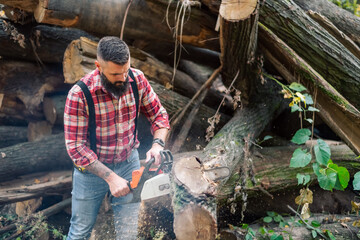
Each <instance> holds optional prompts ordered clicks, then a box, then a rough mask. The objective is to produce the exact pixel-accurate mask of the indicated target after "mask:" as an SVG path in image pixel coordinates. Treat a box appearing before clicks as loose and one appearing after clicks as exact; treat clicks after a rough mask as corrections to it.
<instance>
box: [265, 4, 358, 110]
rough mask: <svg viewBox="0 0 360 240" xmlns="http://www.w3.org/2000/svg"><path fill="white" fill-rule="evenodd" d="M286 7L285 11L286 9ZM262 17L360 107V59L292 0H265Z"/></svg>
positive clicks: (316, 69)
mask: <svg viewBox="0 0 360 240" xmlns="http://www.w3.org/2000/svg"><path fill="white" fill-rule="evenodd" d="M284 9H286V11H284ZM259 21H260V22H261V23H263V24H264V25H265V27H267V28H269V29H270V30H272V31H273V32H274V34H275V35H276V36H278V37H279V38H280V39H282V40H286V43H287V45H288V46H289V47H291V48H292V49H293V50H294V51H295V52H296V53H297V54H298V55H299V56H300V57H302V58H303V59H304V60H305V61H306V62H307V63H308V64H309V65H310V66H311V67H312V68H313V69H314V70H315V71H316V72H318V73H319V74H320V75H321V76H322V77H323V78H325V79H326V81H327V82H328V83H329V84H330V85H331V86H332V87H334V88H335V89H336V90H337V91H338V92H339V93H340V94H341V95H342V96H343V97H344V98H346V99H347V100H348V101H349V102H350V103H351V104H352V105H354V106H355V107H356V108H357V109H359V108H360V101H359V96H358V93H359V92H360V75H359V74H358V73H359V72H360V60H359V59H358V58H356V57H355V56H354V55H353V54H352V53H351V52H350V51H349V50H348V49H346V48H345V47H344V46H343V45H342V44H341V43H340V42H339V41H337V40H336V39H335V38H334V37H333V36H332V35H330V34H329V33H328V32H327V31H326V30H325V29H323V28H322V27H321V26H320V25H318V24H317V23H316V22H315V21H314V20H312V19H311V18H310V17H309V16H308V15H307V14H306V13H305V12H304V11H303V10H302V9H301V8H300V7H298V6H297V5H296V4H295V3H294V2H292V1H285V0H279V1H265V2H264V5H263V6H262V7H261V8H260V19H259Z"/></svg>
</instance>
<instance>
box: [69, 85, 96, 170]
mask: <svg viewBox="0 0 360 240" xmlns="http://www.w3.org/2000/svg"><path fill="white" fill-rule="evenodd" d="M76 89H77V91H75V90H76ZM79 89H80V87H78V86H74V87H73V88H72V89H71V90H70V91H69V93H68V96H67V99H66V103H65V110H64V133H65V145H66V150H67V152H68V154H69V156H70V158H71V159H72V160H73V162H74V163H75V165H77V166H81V167H85V166H87V165H89V164H91V163H92V162H94V161H95V160H97V156H96V154H95V153H94V152H93V151H92V150H91V149H90V148H89V143H88V141H87V136H88V134H87V132H88V114H87V111H86V107H85V104H84V100H83V93H82V92H81V90H79Z"/></svg>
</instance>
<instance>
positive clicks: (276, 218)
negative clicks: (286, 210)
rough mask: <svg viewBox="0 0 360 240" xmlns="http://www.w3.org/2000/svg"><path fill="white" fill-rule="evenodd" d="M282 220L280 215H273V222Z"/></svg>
mask: <svg viewBox="0 0 360 240" xmlns="http://www.w3.org/2000/svg"><path fill="white" fill-rule="evenodd" d="M281 220H282V217H281V216H280V215H277V216H275V217H274V221H275V222H280V221H281Z"/></svg>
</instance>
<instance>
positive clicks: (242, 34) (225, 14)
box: [220, 0, 259, 105]
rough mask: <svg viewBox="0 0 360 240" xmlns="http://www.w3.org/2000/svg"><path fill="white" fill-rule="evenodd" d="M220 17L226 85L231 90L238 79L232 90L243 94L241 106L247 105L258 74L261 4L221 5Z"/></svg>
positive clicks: (227, 2)
mask: <svg viewBox="0 0 360 240" xmlns="http://www.w3.org/2000/svg"><path fill="white" fill-rule="evenodd" d="M220 15H221V20H220V49H221V58H220V59H221V62H222V66H223V70H222V77H223V82H224V84H225V85H226V86H227V87H229V86H230V85H231V83H232V82H233V81H234V77H236V79H235V81H234V84H233V87H235V88H236V89H238V90H239V91H240V92H241V102H242V103H243V104H245V105H247V104H248V103H249V98H250V95H251V93H252V91H253V89H252V88H253V81H254V79H256V76H257V75H258V72H259V71H256V68H258V67H257V66H256V64H255V62H256V60H255V51H256V44H257V26H258V18H259V1H257V0H252V1H247V2H246V3H243V2H241V3H240V2H232V1H222V3H221V5H220ZM237 72H238V74H237Z"/></svg>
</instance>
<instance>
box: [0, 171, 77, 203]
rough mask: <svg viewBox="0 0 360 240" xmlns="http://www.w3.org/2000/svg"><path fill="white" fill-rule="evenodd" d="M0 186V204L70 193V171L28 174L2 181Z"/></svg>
mask: <svg viewBox="0 0 360 240" xmlns="http://www.w3.org/2000/svg"><path fill="white" fill-rule="evenodd" d="M0 186H1V190H0V193H1V194H0V205H1V204H9V203H13V202H19V201H24V200H28V199H32V198H36V197H40V196H46V195H54V194H65V193H70V191H71V188H72V171H71V170H67V171H54V172H48V171H47V172H39V173H33V174H28V175H24V176H21V177H18V178H17V179H14V180H11V181H6V182H5V181H2V182H1V184H0Z"/></svg>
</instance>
